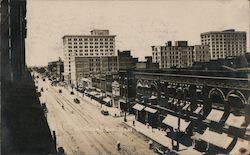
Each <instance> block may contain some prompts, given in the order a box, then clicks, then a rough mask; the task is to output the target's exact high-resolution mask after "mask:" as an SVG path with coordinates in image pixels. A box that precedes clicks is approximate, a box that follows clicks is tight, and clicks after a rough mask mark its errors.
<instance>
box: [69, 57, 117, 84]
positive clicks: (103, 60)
mask: <svg viewBox="0 0 250 155" xmlns="http://www.w3.org/2000/svg"><path fill="white" fill-rule="evenodd" d="M70 70H71V74H70V79H71V83H72V84H73V85H74V86H76V84H81V80H82V79H83V78H88V77H89V76H90V75H97V74H108V73H114V72H116V71H117V70H118V68H117V57H116V56H107V57H100V56H99V57H73V58H72V61H71V67H70Z"/></svg>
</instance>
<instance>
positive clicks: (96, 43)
mask: <svg viewBox="0 0 250 155" xmlns="http://www.w3.org/2000/svg"><path fill="white" fill-rule="evenodd" d="M72 44H73V43H72V42H69V45H72ZM77 44H80V45H82V44H83V42H74V45H77ZM84 44H85V45H87V44H91V45H92V44H95V45H98V44H101V45H103V44H105V45H107V44H111V45H112V44H114V42H84Z"/></svg>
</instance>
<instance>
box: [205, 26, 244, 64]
mask: <svg viewBox="0 0 250 155" xmlns="http://www.w3.org/2000/svg"><path fill="white" fill-rule="evenodd" d="M200 36H201V44H202V45H208V46H209V52H210V54H211V59H212V60H216V59H218V58H226V57H234V56H240V55H244V54H245V53H246V44H247V43H246V38H247V37H246V32H244V31H235V30H234V29H229V30H224V31H210V32H204V33H201V35H200Z"/></svg>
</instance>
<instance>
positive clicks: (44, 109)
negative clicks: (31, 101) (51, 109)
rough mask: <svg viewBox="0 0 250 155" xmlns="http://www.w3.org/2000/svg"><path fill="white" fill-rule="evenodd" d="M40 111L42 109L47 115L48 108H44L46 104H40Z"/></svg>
mask: <svg viewBox="0 0 250 155" xmlns="http://www.w3.org/2000/svg"><path fill="white" fill-rule="evenodd" d="M42 109H43V111H44V113H48V108H47V106H46V103H42Z"/></svg>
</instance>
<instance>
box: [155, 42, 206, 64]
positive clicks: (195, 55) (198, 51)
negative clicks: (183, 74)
mask: <svg viewBox="0 0 250 155" xmlns="http://www.w3.org/2000/svg"><path fill="white" fill-rule="evenodd" d="M152 53H153V62H155V63H159V68H160V69H162V68H172V67H174V68H186V67H190V66H192V64H193V62H195V61H208V60H209V58H210V53H209V51H208V46H207V45H195V46H188V42H187V41H176V42H175V46H172V42H171V41H168V42H167V43H166V45H165V46H152Z"/></svg>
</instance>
